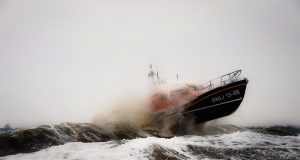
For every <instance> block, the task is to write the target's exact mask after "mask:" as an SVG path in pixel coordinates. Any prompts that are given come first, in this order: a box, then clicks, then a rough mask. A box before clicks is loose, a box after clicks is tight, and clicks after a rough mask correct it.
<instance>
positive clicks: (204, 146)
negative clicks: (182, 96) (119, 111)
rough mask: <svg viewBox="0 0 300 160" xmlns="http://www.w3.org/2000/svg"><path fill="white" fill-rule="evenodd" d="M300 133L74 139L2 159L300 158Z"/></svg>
mask: <svg viewBox="0 0 300 160" xmlns="http://www.w3.org/2000/svg"><path fill="white" fill-rule="evenodd" d="M299 158H300V136H278V135H270V134H264V133H257V132H252V131H237V132H234V133H229V134H219V135H206V136H192V135H186V136H177V137H173V138H158V137H152V136H151V137H146V138H135V139H131V140H126V139H124V140H111V141H106V142H92V143H82V142H71V143H66V144H64V145H59V146H53V147H50V148H47V149H44V150H41V151H37V152H33V153H26V154H24V153H22V154H16V155H10V156H5V157H0V160H101V159H111V160H115V159H116V160H117V159H118V160H119V159H125V160H126V159H128V160H135V159H136V160H142V159H190V160H194V159H195V160H196V159H273V160H274V159H295V160H296V159H299Z"/></svg>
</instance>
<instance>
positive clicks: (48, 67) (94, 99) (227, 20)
mask: <svg viewBox="0 0 300 160" xmlns="http://www.w3.org/2000/svg"><path fill="white" fill-rule="evenodd" d="M299 52H300V1H298V0H263V1H262V0H252V1H246V0H227V1H223V0H207V1H200V0H194V1H192V0H182V1H177V0H168V1H163V0H127V1H126V0H107V1H106V0H105V1H104V0H91V1H83V0H82V1H77V0H65V1H64V0H44V1H41V0H26V1H24V0H0V126H3V125H4V124H5V123H10V124H11V125H12V126H14V127H20V126H32V125H39V124H46V123H51V124H55V123H60V122H89V121H90V120H91V118H92V117H93V116H94V115H95V114H97V113H99V112H100V113H101V112H102V111H104V110H106V109H108V108H109V107H110V104H111V103H112V102H113V101H114V100H116V99H118V98H120V97H122V94H129V93H140V92H143V90H144V89H146V88H147V87H145V86H146V84H147V73H148V69H149V68H148V65H149V64H150V63H151V64H153V65H154V67H155V68H156V69H158V70H159V71H160V73H161V75H162V76H163V77H164V78H165V79H167V80H168V79H172V77H173V78H174V77H175V75H176V73H179V76H180V79H181V80H182V81H185V80H187V81H190V80H193V81H198V82H205V81H207V80H209V79H211V78H215V77H217V76H219V75H221V74H223V73H227V72H230V71H233V70H236V69H242V70H243V75H244V76H245V77H247V78H248V79H249V80H250V83H249V85H248V89H247V93H246V97H245V99H244V102H243V103H242V105H241V107H240V108H239V110H238V111H237V112H236V113H234V114H233V115H232V116H230V117H229V118H226V119H227V120H228V121H229V122H230V123H234V124H236V123H237V124H243V125H263V124H270V123H273V124H288V123H289V124H298V125H299V124H300V116H299V115H300V106H299V102H300V97H299V95H300V94H299V91H300V75H299V69H300V63H299V60H300V53H299Z"/></svg>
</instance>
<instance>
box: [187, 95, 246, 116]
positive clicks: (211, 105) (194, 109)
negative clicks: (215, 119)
mask: <svg viewBox="0 0 300 160" xmlns="http://www.w3.org/2000/svg"><path fill="white" fill-rule="evenodd" d="M242 99H243V98H238V99H234V100H231V101H227V102H223V103H219V104H214V105H211V106H206V107H201V108H199V109H194V110H191V111H187V112H184V113H183V114H186V113H190V112H195V111H200V110H203V109H207V108H211V107H215V106H219V105H222V104H227V103H231V102H235V101H239V100H242Z"/></svg>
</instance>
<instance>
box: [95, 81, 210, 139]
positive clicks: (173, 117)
mask: <svg viewBox="0 0 300 160" xmlns="http://www.w3.org/2000/svg"><path fill="white" fill-rule="evenodd" d="M203 92H205V89H203V88H201V87H197V86H196V85H187V84H185V85H176V86H175V87H165V88H163V87H160V88H159V89H156V90H154V91H152V92H149V93H148V94H145V95H131V96H126V97H124V98H123V100H121V101H118V102H117V103H115V104H114V105H112V107H110V110H108V111H107V112H102V113H100V114H98V115H96V116H95V117H94V118H93V121H92V122H93V123H94V124H97V125H100V126H101V127H106V128H108V129H111V130H114V129H117V128H124V127H130V128H135V129H142V130H151V131H155V132H157V133H159V134H162V135H164V136H172V135H174V134H178V133H179V132H178V131H179V130H180V133H181V132H182V134H184V132H187V131H190V130H191V129H189V128H191V126H193V121H192V120H186V119H185V118H184V117H183V115H182V114H181V113H182V110H183V106H184V104H186V103H187V102H189V101H191V100H193V99H194V98H196V97H197V96H199V95H200V94H202V93H203Z"/></svg>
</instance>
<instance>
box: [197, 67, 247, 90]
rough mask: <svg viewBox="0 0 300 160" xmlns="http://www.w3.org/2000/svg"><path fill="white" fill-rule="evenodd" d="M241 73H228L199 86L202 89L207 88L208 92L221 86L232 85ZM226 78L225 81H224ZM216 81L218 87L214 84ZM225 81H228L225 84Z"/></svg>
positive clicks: (237, 71) (238, 71)
mask: <svg viewBox="0 0 300 160" xmlns="http://www.w3.org/2000/svg"><path fill="white" fill-rule="evenodd" d="M241 72H242V70H236V71H233V72H230V73H227V74H224V75H222V76H220V77H217V78H215V79H212V80H210V81H208V82H206V83H204V84H202V85H200V86H201V87H202V88H203V89H206V88H208V90H212V89H214V88H216V87H221V86H224V85H226V84H228V83H232V82H234V81H236V80H237V78H238V77H239V76H240V75H241ZM225 78H226V79H225ZM217 80H220V81H219V85H218V84H217V83H216V81H217ZM227 81H229V82H228V83H227Z"/></svg>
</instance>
